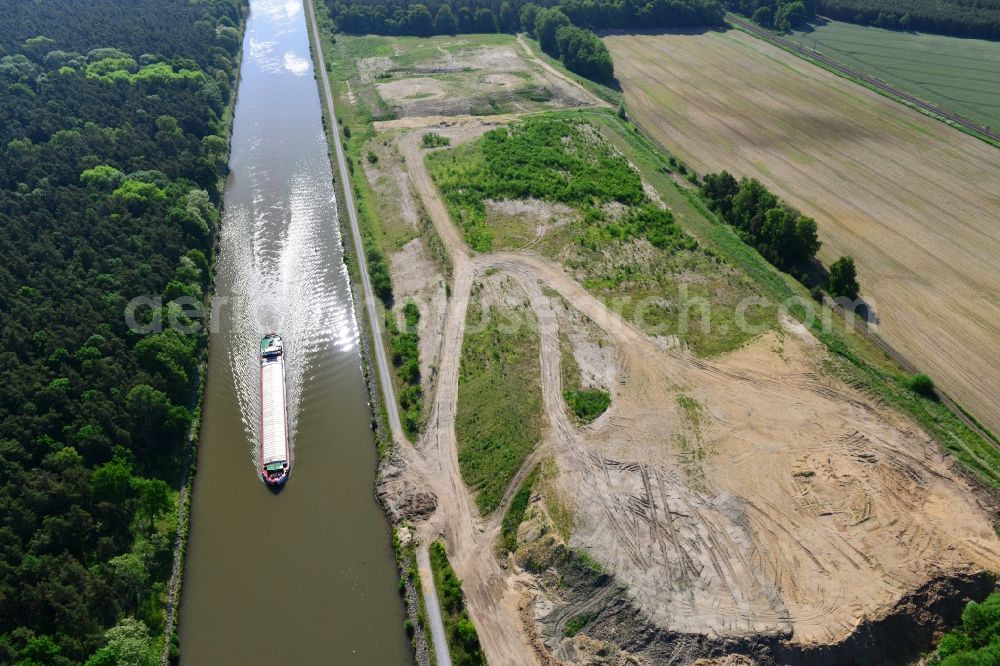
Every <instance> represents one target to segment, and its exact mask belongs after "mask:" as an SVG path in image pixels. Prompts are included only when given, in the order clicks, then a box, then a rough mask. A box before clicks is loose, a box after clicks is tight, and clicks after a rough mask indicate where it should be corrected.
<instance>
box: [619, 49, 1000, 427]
mask: <svg viewBox="0 0 1000 666" xmlns="http://www.w3.org/2000/svg"><path fill="white" fill-rule="evenodd" d="M606 43H607V45H608V48H609V49H610V50H611V52H612V55H613V57H614V59H615V70H616V73H617V76H618V78H619V80H620V81H621V83H622V86H623V88H624V92H625V98H626V103H627V105H628V108H629V111H630V113H631V115H632V116H633V117H635V118H636V119H637V120H638V121H639V122H640V123H641V124H642V125H643V126H644V127H645V128H646V129H647V130H648V131H649V132H650V133H651V134H652V135H653V136H654V137H655V138H656V139H657V140H659V141H660V142H661V143H662V144H663V145H664V146H666V147H667V148H668V149H670V150H672V151H675V152H676V153H677V154H678V155H680V156H682V157H683V158H684V159H685V160H686V161H687V162H688V163H689V164H691V165H692V166H694V167H695V168H696V169H698V170H699V171H701V172H706V171H718V170H721V169H724V168H725V169H728V170H730V171H732V172H734V173H736V174H737V175H748V176H755V177H757V178H759V179H760V180H761V181H763V182H764V183H765V184H766V185H767V186H768V187H769V188H770V189H771V190H773V191H774V192H775V193H776V194H778V195H779V196H781V197H782V198H783V199H785V200H787V201H789V202H790V203H791V204H793V205H794V206H796V207H797V208H799V209H801V210H802V211H803V212H804V213H806V214H808V215H811V216H813V217H815V218H816V220H817V221H818V223H819V226H820V236H821V238H822V240H823V243H824V246H823V249H822V251H821V253H820V257H821V259H822V260H823V261H824V262H825V263H829V262H830V261H832V260H834V259H836V258H837V257H839V256H841V255H844V254H849V255H852V256H853V257H854V258H855V259H856V260H857V262H858V269H859V274H860V281H861V285H862V292H863V293H862V295H863V296H864V297H865V298H866V299H868V300H869V301H870V302H872V303H873V304H874V305H875V308H876V312H877V314H878V317H879V319H880V326H879V332H880V335H882V337H884V338H885V339H886V340H887V341H888V342H889V343H890V344H891V345H892V346H893V347H894V348H896V349H897V350H898V351H899V352H901V353H902V354H903V355H904V356H905V357H907V358H908V359H909V360H910V361H911V362H913V363H914V364H915V365H917V366H918V367H919V368H921V369H922V370H923V371H925V372H927V373H928V374H930V375H931V376H932V377H933V378H934V379H935V381H936V382H937V383H938V384H939V385H940V386H941V387H942V388H943V389H944V390H945V391H946V392H947V393H948V394H950V395H951V396H952V397H954V398H955V399H957V400H958V401H959V402H960V403H962V404H963V405H964V406H965V407H966V408H967V409H969V411H971V412H972V413H973V414H975V416H976V417H977V418H979V420H981V421H982V422H983V423H985V424H986V425H987V427H989V428H991V429H992V430H994V431H1000V355H998V354H997V353H996V350H997V349H998V348H1000V235H998V234H997V232H996V224H997V219H998V215H1000V195H998V189H997V183H998V182H1000V152H998V151H997V150H996V149H995V148H993V147H991V146H988V145H987V144H985V143H983V142H981V141H979V140H976V139H974V138H972V137H969V136H967V135H965V134H962V133H961V132H959V131H957V130H955V129H952V128H950V127H948V126H946V125H945V124H943V123H941V122H938V121H935V120H932V119H930V118H927V117H925V116H923V115H921V114H920V113H917V112H916V111H913V110H911V109H908V108H905V107H903V106H902V105H900V104H897V103H896V102H893V101H892V100H889V99H887V98H884V97H882V96H880V95H878V94H876V93H874V92H872V91H869V90H867V89H865V88H863V87H861V86H859V85H857V84H854V83H853V82H850V81H847V80H845V79H841V78H839V77H837V76H836V75H834V74H832V73H830V72H827V71H825V70H823V69H821V68H819V67H817V66H815V65H813V64H810V63H807V62H805V61H803V60H801V59H799V58H797V57H795V56H793V55H791V54H788V53H786V52H784V51H781V50H780V49H778V48H776V47H773V46H770V45H769V44H767V43H765V42H763V41H761V40H758V39H755V38H753V37H750V36H749V35H746V34H745V33H742V32H738V31H729V32H726V33H714V32H710V33H705V34H699V35H692V34H663V35H629V36H624V35H621V36H611V37H608V38H607V39H606Z"/></svg>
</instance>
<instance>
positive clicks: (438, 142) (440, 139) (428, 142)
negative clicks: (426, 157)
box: [420, 132, 451, 148]
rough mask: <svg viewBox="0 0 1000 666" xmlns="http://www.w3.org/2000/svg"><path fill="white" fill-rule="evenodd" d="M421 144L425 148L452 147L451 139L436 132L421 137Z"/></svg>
mask: <svg viewBox="0 0 1000 666" xmlns="http://www.w3.org/2000/svg"><path fill="white" fill-rule="evenodd" d="M420 143H421V144H422V145H423V147H424V148H441V147H442V146H450V145H451V139H449V138H448V137H446V136H441V135H440V134H435V133H434V132H427V133H426V134H424V135H423V136H422V137H421V139H420Z"/></svg>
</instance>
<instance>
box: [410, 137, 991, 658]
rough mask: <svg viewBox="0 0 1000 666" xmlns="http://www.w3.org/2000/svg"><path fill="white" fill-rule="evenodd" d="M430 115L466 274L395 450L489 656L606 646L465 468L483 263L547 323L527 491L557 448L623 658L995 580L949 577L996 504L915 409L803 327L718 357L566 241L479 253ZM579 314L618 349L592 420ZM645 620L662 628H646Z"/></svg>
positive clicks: (790, 634)
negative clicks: (645, 312) (550, 587)
mask: <svg viewBox="0 0 1000 666" xmlns="http://www.w3.org/2000/svg"><path fill="white" fill-rule="evenodd" d="M487 127H488V125H487V124H485V123H483V122H481V121H479V120H469V121H468V122H461V121H454V120H453V121H452V124H451V126H448V127H442V126H439V127H437V128H436V129H435V131H437V132H439V133H441V134H444V135H447V136H450V137H451V138H452V141H453V145H454V144H457V143H460V142H461V141H465V140H470V139H473V138H475V137H477V136H479V135H480V134H481V133H482V132H483V131H485V129H487ZM420 134H421V130H417V131H414V132H411V133H409V134H404V135H403V136H402V138H401V139H400V140H399V146H400V150H401V151H402V153H403V155H404V157H405V164H406V168H407V170H408V172H409V174H410V177H411V178H412V182H413V186H414V189H415V191H416V192H417V194H418V195H419V198H420V199H421V200H422V202H423V204H424V207H425V208H426V210H427V213H428V214H429V216H430V218H431V220H432V221H433V224H434V226H435V228H436V230H437V232H438V235H439V236H440V237H441V239H442V240H443V242H444V245H445V247H446V248H447V250H448V252H449V254H450V256H451V260H452V266H453V282H452V286H451V297H450V299H449V302H448V307H447V313H446V314H445V315H444V319H445V323H444V329H443V335H442V338H441V348H440V352H439V355H438V358H439V359H440V362H439V367H438V375H437V377H438V384H437V388H436V391H435V392H434V395H433V396H432V408H431V413H430V417H429V423H428V427H427V430H426V432H425V433H424V435H423V436H422V437H421V440H420V441H419V443H418V444H417V445H416V446H415V447H411V446H409V445H405V444H403V445H401V446H400V448H399V455H400V456H401V457H403V458H405V459H407V461H408V462H407V464H408V465H409V468H408V470H407V471H408V472H410V473H412V474H414V477H413V478H415V479H419V481H418V483H419V484H420V486H421V487H423V488H424V489H425V490H426V491H428V492H430V493H432V494H433V496H435V497H436V498H437V507H436V509H435V510H434V512H433V514H432V515H430V516H429V517H428V518H427V519H426V520H424V521H423V522H421V523H420V524H419V525H418V526H417V531H418V538H420V539H421V540H423V541H428V542H429V541H430V540H432V539H433V538H437V537H438V536H443V537H444V539H445V541H446V542H447V544H448V550H449V557H450V559H451V562H452V565H453V566H454V568H455V570H456V572H457V573H458V574H459V576H460V577H461V578H462V579H463V581H464V586H463V587H464V590H465V593H466V596H467V601H468V605H469V609H470V613H471V615H472V617H473V619H474V621H475V622H476V625H477V628H478V630H479V635H480V638H481V641H482V643H483V646H484V649H485V651H486V654H487V656H488V658H489V659H490V663H496V664H525V663H543V662H547V661H549V660H550V659H551V655H550V654H549V653H548V651H549V650H552V649H555V650H556V652H557V656H559V657H560V658H562V659H571V660H574V661H577V660H579V661H585V660H588V661H589V659H590V658H589V657H587V656H586V655H591V654H597V652H599V650H600V648H598V647H595V645H593V644H591V643H588V642H587V641H586V640H585V638H584V637H583V636H578V637H576V638H574V639H573V641H574V644H573V646H562V645H560V641H561V640H562V637H561V632H555V633H554V634H553V633H549V634H546V632H547V631H550V629H547V628H546V626H547V625H546V624H545V623H544V622H542V621H540V620H538V618H544V617H545V615H546V611H548V612H560V613H561V616H562V617H563V620H562V622H563V625H562V626H564V625H565V620H566V619H568V617H569V616H570V615H571V613H572V612H573V607H572V606H567V607H566V608H563V610H561V611H560V610H559V609H560V606H561V605H562V606H566V604H574V603H577V602H576V601H573V600H572V599H568V598H566V599H558V598H556V599H546V598H545V595H544V594H543V593H542V592H540V587H539V586H540V585H541V584H542V582H543V580H544V578H545V576H546V575H551V574H546V573H545V572H541V573H539V574H537V575H529V574H528V573H526V572H524V571H522V570H521V569H520V568H519V567H517V566H510V565H507V564H505V565H504V566H501V563H500V562H498V561H497V558H496V555H495V550H494V542H495V539H496V536H497V534H498V531H499V523H500V519H501V517H502V515H503V507H505V506H506V504H507V503H508V502H509V499H510V495H511V494H512V493H508V496H507V497H506V498H505V500H504V503H503V504H502V508H501V510H499V511H498V512H496V514H494V515H493V516H491V517H488V518H486V519H484V518H481V517H480V516H479V514H478V511H477V510H476V507H475V505H474V503H473V502H472V500H471V497H470V494H469V492H468V490H467V488H466V487H465V485H464V484H463V482H462V477H461V474H460V470H459V465H458V459H457V454H456V450H457V449H456V442H455V432H454V419H455V409H456V399H457V394H456V387H457V378H458V371H459V367H458V362H459V358H460V355H461V354H460V351H461V345H462V340H463V336H464V327H465V322H466V311H467V308H468V306H469V298H470V292H471V289H472V285H473V283H474V282H475V281H476V280H477V279H478V278H479V277H480V276H482V275H484V274H485V273H486V272H487V271H499V273H500V274H502V275H504V276H506V277H507V278H509V279H513V280H514V282H515V283H516V284H517V286H518V287H519V290H520V291H523V292H524V294H525V295H526V297H527V299H528V302H529V303H530V306H531V308H532V309H533V310H534V313H535V315H536V317H537V320H538V322H539V329H540V330H539V332H540V349H539V354H540V360H541V376H540V378H539V380H540V382H541V385H542V389H543V404H544V409H545V414H546V418H547V421H548V425H547V428H546V431H545V437H544V441H543V442H542V444H541V445H540V446H539V447H538V448H537V449H536V451H535V452H534V453H533V454H532V455H531V456H530V457H529V459H528V461H527V462H526V463H525V466H524V467H523V468H522V473H521V474H519V475H518V477H517V478H515V479H514V481H513V483H512V485H511V488H512V489H513V488H516V486H517V485H518V483H519V482H520V480H521V479H522V478H523V477H524V474H525V473H526V472H527V470H528V469H530V467H531V466H533V465H534V464H536V463H538V462H539V461H541V460H543V459H545V458H551V459H553V460H554V463H555V468H556V469H557V470H558V471H557V473H556V475H555V477H554V478H552V479H551V480H550V481H549V482H548V483H549V484H550V485H551V487H552V488H554V489H555V490H556V492H557V493H558V495H559V497H561V498H563V501H565V502H566V503H568V504H569V506H570V508H571V510H572V526H573V528H572V533H571V536H570V538H569V541H568V547H570V548H572V549H580V550H582V551H585V552H587V553H589V554H590V556H591V557H592V558H594V559H595V560H596V561H597V562H599V563H600V565H601V567H602V568H603V569H604V570H605V571H606V572H609V573H610V574H611V575H612V578H610V579H607V580H613V581H614V584H613V585H612V584H611V583H607V582H606V585H609V586H610V587H609V588H608V591H607V592H606V593H604V594H602V595H601V596H600V597H599V599H598V601H599V602H600V603H597V602H595V601H594V600H593V599H590V601H589V602H588V608H592V609H593V610H594V611H595V612H597V613H598V614H599V616H600V617H599V620H598V621H597V622H596V623H595V627H596V629H595V631H598V630H599V631H603V632H605V633H604V634H602V635H601V636H600V639H601V640H603V641H605V642H607V641H609V640H611V641H612V642H613V637H614V636H618V637H619V638H618V639H617V640H618V641H620V643H619V644H620V645H621V646H622V647H623V648H624V649H625V650H626V652H625V653H622V652H616V654H618V655H619V656H621V655H623V654H624V655H625V656H628V654H629V653H630V651H635V652H637V653H640V654H647V655H660V656H661V657H662V655H663V654H665V653H664V652H663V650H669V649H674V648H677V646H681V645H688V644H690V645H694V646H702V647H698V648H697V649H695V648H694V647H692V648H690V649H687V648H685V649H686V651H685V652H683V653H678V654H685V655H688V656H690V657H691V658H690V659H683V660H685V661H693V659H694V657H695V656H705V654H706V653H705V652H704V650H703V649H702V648H704V646H706V645H708V646H712V645H716V644H717V643H715V642H713V641H716V642H718V641H722V642H723V643H725V642H726V641H729V642H731V643H733V644H734V645H740V646H743V647H742V648H741V650H743V651H744V652H749V653H750V654H752V655H756V657H757V658H760V659H761V660H762V661H764V662H767V661H768V659H772V658H774V656H775V655H776V654H785V653H782V652H781V650H785V651H786V653H787V654H796V655H801V654H805V653H806V652H805V651H815V650H825V649H827V648H829V647H830V646H831V645H841V644H846V643H845V641H851V640H853V639H854V637H857V636H861V635H862V634H861V633H859V632H863V631H869V630H870V628H871V627H872V626H883V625H884V623H885V622H888V620H887V619H886V618H889V617H896V616H895V615H893V613H892V611H893V609H895V608H897V607H899V605H900V604H901V603H903V600H905V599H907V598H909V597H910V595H914V594H916V593H917V592H918V591H919V590H921V589H923V588H924V587H925V586H927V585H928V584H929V582H930V581H936V580H940V581H945V583H943V584H942V585H943V587H942V588H941V590H939V592H938V597H940V598H941V599H944V600H945V601H948V602H949V603H951V606H949V608H952V607H954V608H958V607H960V606H959V604H960V601H961V596H962V595H963V594H971V593H973V592H975V593H977V594H978V592H979V591H981V589H983V581H985V579H980V578H975V577H974V576H973V578H974V580H975V581H979V582H978V583H976V585H978V587H976V585H973V584H972V583H970V584H969V585H963V584H959V583H957V582H956V583H955V584H954V585H952V584H951V583H950V582H949V581H961V580H965V578H963V576H964V577H968V576H969V575H971V574H973V573H975V572H978V571H982V570H987V571H996V570H998V569H1000V540H998V538H997V536H996V534H995V533H994V531H993V528H992V525H991V515H990V514H991V511H992V509H991V508H990V507H985V506H984V505H982V504H981V500H980V499H978V495H977V491H976V490H975V489H974V488H972V487H971V486H970V484H969V483H968V482H967V481H966V478H965V476H964V475H963V474H962V473H961V471H960V470H957V469H956V468H955V463H954V462H953V460H952V459H950V458H948V457H946V456H945V455H943V454H942V453H941V450H940V448H939V447H938V445H937V444H936V443H935V442H933V441H932V440H931V439H930V438H929V437H928V436H927V435H926V434H925V433H923V432H922V431H921V430H920V429H919V428H917V427H916V426H914V425H913V424H912V423H910V422H909V421H908V420H907V419H905V418H903V417H902V416H900V415H899V414H898V413H895V412H893V411H891V410H889V409H887V408H885V407H883V406H881V405H879V404H878V403H877V401H875V400H873V399H871V398H868V397H867V396H864V395H862V394H860V393H859V392H858V391H856V390H854V389H853V388H851V387H849V386H847V385H845V384H843V383H842V382H841V381H840V380H838V379H837V378H836V377H835V376H833V374H832V373H829V372H827V371H825V370H824V367H825V364H828V363H829V362H831V361H830V358H829V357H828V355H827V353H826V352H825V350H824V348H823V347H822V346H821V345H819V344H817V343H816V342H815V341H814V340H813V339H812V338H811V337H810V336H809V334H808V333H807V332H806V331H805V330H803V329H802V327H801V326H796V325H793V324H788V325H787V326H786V328H785V329H783V330H780V331H774V332H771V333H768V334H766V335H765V336H763V337H761V338H758V339H757V340H756V341H754V342H753V343H751V344H749V345H747V346H745V347H744V348H741V349H740V350H738V351H736V352H732V353H730V354H728V355H725V356H722V357H718V358H715V359H712V360H706V359H702V358H698V357H696V356H695V355H693V354H691V353H689V352H686V351H684V350H681V349H676V348H673V347H668V346H667V345H666V344H665V343H664V341H662V340H657V339H653V338H650V337H648V336H646V335H644V334H643V333H642V332H641V331H639V330H637V329H636V328H634V327H633V326H632V325H630V324H629V323H627V322H625V321H623V320H622V319H621V318H619V317H618V316H617V315H616V314H614V313H613V312H611V311H610V310H608V309H607V308H606V307H605V305H604V304H603V303H601V302H600V301H599V300H598V299H596V298H595V297H594V296H593V295H591V294H590V293H589V292H587V291H586V290H585V289H584V288H583V287H582V286H581V285H580V284H579V283H578V282H577V281H576V280H574V279H573V278H572V277H571V276H570V275H568V274H567V273H566V272H565V271H564V270H563V269H562V267H560V266H559V265H558V264H556V263H555V262H554V261H552V260H550V259H546V258H544V257H541V256H539V255H537V254H533V253H530V252H525V251H513V252H497V253H491V254H486V255H474V254H472V253H471V252H470V251H469V250H468V248H467V247H466V245H465V244H464V242H463V241H462V239H461V236H460V234H459V232H458V230H457V229H456V228H455V226H454V225H453V224H452V223H451V221H450V219H449V217H448V214H447V211H446V209H445V206H444V204H443V202H442V201H441V199H440V197H439V195H438V193H437V191H436V189H435V188H434V186H433V183H432V181H431V179H430V176H429V175H428V174H427V172H426V169H425V168H424V164H423V154H424V152H425V151H423V150H422V149H421V148H420V147H419V137H420ZM543 286H544V289H543ZM566 304H568V305H566ZM567 313H570V314H571V315H572V316H574V317H582V318H584V319H585V320H587V321H588V322H589V323H588V326H593V327H596V329H598V330H599V334H598V335H599V336H602V337H604V338H606V339H607V341H608V344H609V346H610V348H611V349H612V350H613V353H614V355H615V357H614V358H615V360H614V362H613V363H612V364H611V367H610V368H609V372H610V374H611V376H610V377H607V378H605V379H606V380H608V383H609V386H610V388H611V392H612V396H613V397H612V404H611V408H610V409H609V410H608V412H607V413H606V414H605V415H604V416H602V417H601V418H600V419H598V420H597V421H595V422H594V423H592V424H590V425H588V426H585V427H576V426H575V425H574V424H572V423H571V422H570V421H569V419H568V416H567V414H566V410H565V406H564V403H563V399H562V394H561V389H560V387H561V376H560V362H561V348H560V326H562V327H564V329H565V330H564V333H566V334H571V333H572V332H573V326H572V325H567ZM588 337H590V338H591V339H593V337H594V335H593V334H590V335H589V336H588ZM563 547H564V548H565V547H566V546H563ZM969 580H973V579H969ZM619 585H620V586H622V589H621V590H620V589H619V587H618V586H619ZM936 598H937V597H936ZM535 604H540V605H539V606H537V607H536V606H535ZM954 608H952V610H954ZM628 609H631V610H628ZM626 610H627V611H628V612H626ZM901 612H903V611H901ZM943 612H944V611H942V613H943ZM906 613H909V611H906V612H905V613H903V614H904V615H906ZM911 615H912V613H910V614H909V615H906V616H907V617H910V616H911ZM616 617H617V618H618V619H617V620H616V619H615V618H616ZM935 617H936V616H935ZM526 618H528V619H527V620H526ZM530 618H535V619H536V620H538V621H535V622H532V621H530ZM609 618H610V619H609ZM621 622H625V623H626V624H624V625H623V624H621ZM880 623H882V624H880ZM928 626H930V625H928ZM609 627H614V628H613V629H609ZM637 627H648V631H647V630H646V629H641V628H637ZM589 631H590V630H589V629H588V630H587V631H585V632H584V636H585V635H588V632H589ZM609 632H610V633H609ZM629 632H632V633H629ZM635 632H639V633H641V634H642V635H645V636H647V639H646V640H645V641H640V640H638V639H636V640H634V641H632V638H629V636H632V637H633V638H634V633H635ZM649 636H660V637H662V639H663V640H666V638H667V637H671V638H670V641H672V642H671V643H670V645H667V646H664V644H662V643H659V642H657V641H659V640H660V639H659V638H657V639H655V640H652V639H649V638H648V637H649ZM927 638H928V637H922V638H914V639H913V640H915V641H920V640H926V639H927ZM543 639H544V640H545V642H544V643H543ZM626 639H627V640H628V641H632V643H630V644H629V645H628V646H625V645H624V643H625V642H627V641H626ZM567 640H568V639H567ZM633 643H634V644H633ZM545 644H547V645H548V647H542V646H543V645H545ZM727 644H728V643H727ZM671 645H672V646H673V648H671V647H670V646H671ZM851 645H853V643H852V644H851ZM744 648H745V649H744ZM713 649H714V648H713ZM852 649H853V648H852ZM857 649H858V650H859V652H858V653H857V654H859V655H861V658H862V661H865V655H867V656H872V655H873V654H875V653H874V652H871V650H872V649H874V648H871V646H868V647H865V645H861V647H858V648H857ZM699 650H700V651H699ZM866 650H868V651H867V652H866ZM737 651H739V650H737ZM787 651H791V652H787ZM813 653H814V652H810V654H813ZM816 654H818V653H816ZM838 654H840V653H838ZM768 655H770V656H768ZM598 656H601V655H598ZM602 658H603V657H602ZM629 658H631V657H629ZM654 661H659V658H657V659H654ZM799 661H801V659H800V660H799ZM610 663H615V662H610ZM731 663H742V662H740V661H735V662H731ZM805 663H808V662H805ZM830 663H836V662H835V661H834V662H830Z"/></svg>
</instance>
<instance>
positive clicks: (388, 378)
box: [305, 0, 405, 443]
mask: <svg viewBox="0 0 1000 666" xmlns="http://www.w3.org/2000/svg"><path fill="white" fill-rule="evenodd" d="M305 7H306V13H307V17H308V19H309V30H310V33H311V35H312V42H313V46H315V48H316V55H317V56H319V57H318V60H319V62H321V63H324V64H325V63H326V58H324V56H323V44H322V42H321V41H320V38H319V28H318V24H317V23H316V14H315V10H314V9H313V0H305ZM319 74H320V81H321V82H322V84H323V101H324V104H326V109H327V112H328V113H329V115H330V119H331V123H332V126H333V132H332V135H333V145H334V149H335V150H336V153H337V170H338V171H339V172H340V183H341V185H342V187H341V190H342V191H343V193H344V209H345V210H346V211H347V219H348V221H349V222H350V226H351V236H352V237H353V239H354V254H355V255H356V256H357V258H358V272H359V273H361V286H362V289H363V292H364V294H363V295H364V301H365V311H366V312H367V314H368V325H369V326H370V327H371V331H372V342H373V346H374V348H375V364H376V365H377V366H378V376H379V383H380V384H381V385H382V398H383V400H384V402H385V410H386V412H388V414H389V428H390V429H391V430H392V437H393V439H394V440H395V441H396V442H397V443H399V442H402V441H405V437H404V435H403V426H402V424H401V422H400V420H399V407H398V406H397V403H396V395H395V390H394V389H393V386H392V375H391V374H390V373H389V361H388V360H387V357H386V354H385V345H384V344H383V342H382V325H381V320H380V318H379V314H378V301H377V300H376V299H375V292H374V291H372V281H371V278H370V277H369V276H368V260H367V258H366V257H365V248H364V243H363V242H362V241H361V227H359V226H358V209H357V206H356V205H355V203H354V191H353V190H352V189H351V178H350V171H349V170H348V168H347V159H346V158H345V157H344V146H343V144H342V143H341V141H340V132H339V131H337V127H338V124H337V115H336V112H335V111H334V107H333V93H332V92H331V91H330V77H329V75H328V74H327V72H326V67H325V66H324V67H321V68H320V72H319Z"/></svg>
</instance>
